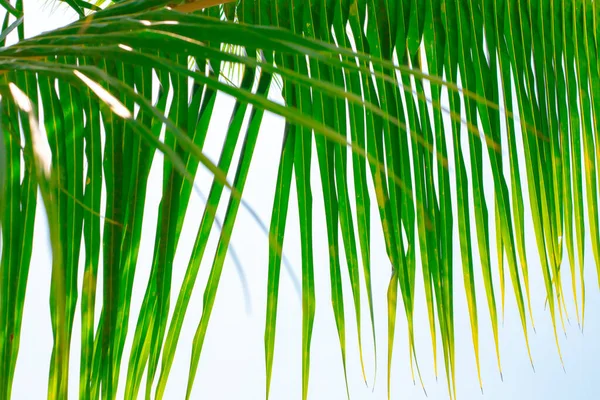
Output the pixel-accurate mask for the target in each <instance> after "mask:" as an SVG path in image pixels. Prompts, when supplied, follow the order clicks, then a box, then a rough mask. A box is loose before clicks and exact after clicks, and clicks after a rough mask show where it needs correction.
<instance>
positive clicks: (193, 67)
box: [0, 0, 600, 399]
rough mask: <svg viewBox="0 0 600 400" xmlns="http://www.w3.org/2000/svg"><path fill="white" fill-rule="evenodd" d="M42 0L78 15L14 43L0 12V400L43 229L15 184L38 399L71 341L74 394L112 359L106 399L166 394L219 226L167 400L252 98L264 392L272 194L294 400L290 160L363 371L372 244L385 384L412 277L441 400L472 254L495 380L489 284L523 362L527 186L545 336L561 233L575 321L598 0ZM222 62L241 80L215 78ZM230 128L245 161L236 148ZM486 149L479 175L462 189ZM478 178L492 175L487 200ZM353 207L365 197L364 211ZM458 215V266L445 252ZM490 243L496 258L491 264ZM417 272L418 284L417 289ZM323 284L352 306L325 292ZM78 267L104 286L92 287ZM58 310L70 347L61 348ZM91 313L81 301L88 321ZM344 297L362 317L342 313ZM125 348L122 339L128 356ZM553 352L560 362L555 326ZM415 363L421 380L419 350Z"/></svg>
mask: <svg viewBox="0 0 600 400" xmlns="http://www.w3.org/2000/svg"><path fill="white" fill-rule="evenodd" d="M65 2H66V3H67V4H68V5H69V6H71V7H72V8H73V9H74V10H75V11H77V13H78V14H79V16H80V18H79V20H78V21H76V22H73V23H72V24H69V25H67V26H65V27H62V28H59V29H56V30H54V31H51V32H46V33H44V34H41V35H39V36H36V37H33V38H27V39H26V38H25V37H24V30H23V24H24V23H27V20H26V18H24V14H23V1H22V0H17V1H16V2H11V1H10V0H1V2H0V5H1V6H2V7H3V8H4V9H5V10H6V13H5V17H4V22H3V25H2V32H1V34H0V38H1V40H2V46H4V45H5V43H6V39H7V37H17V38H18V41H17V43H16V44H13V45H10V46H4V47H2V49H1V50H0V94H1V96H2V103H1V104H2V114H1V115H2V118H1V131H2V137H3V141H1V142H0V143H1V147H0V163H1V164H0V165H1V168H0V183H1V185H2V188H3V192H2V196H1V197H0V215H1V216H2V217H1V223H2V259H1V264H0V298H1V299H2V303H1V304H0V319H1V322H0V380H1V381H0V388H1V389H0V390H1V393H2V398H10V395H11V387H12V382H13V377H14V372H15V365H16V360H17V356H18V352H19V346H20V331H21V325H22V320H23V304H24V299H25V290H26V287H27V280H28V271H29V267H30V263H31V257H32V252H33V246H32V242H33V236H34V230H35V228H36V227H37V226H39V224H40V221H36V208H37V207H40V206H42V205H39V204H37V193H38V191H39V192H40V193H41V199H42V200H43V207H44V208H45V210H46V216H47V222H48V225H49V227H50V235H51V244H52V279H51V297H50V309H51V319H52V330H53V338H54V345H53V350H52V360H51V365H50V374H49V389H48V391H49V393H48V395H49V398H59V399H64V398H66V393H67V387H68V378H69V354H70V351H71V348H72V347H71V346H76V345H80V346H81V368H80V378H79V396H80V397H81V398H85V399H88V398H98V397H99V396H100V394H102V397H103V398H109V399H112V398H115V397H116V391H117V386H118V384H119V375H120V371H121V368H126V369H127V379H126V382H125V396H126V398H136V397H137V395H138V394H139V392H140V391H142V377H143V375H144V372H145V371H146V387H145V388H144V389H143V390H145V392H146V395H147V396H149V395H150V394H151V393H152V392H154V395H155V396H156V398H162V397H163V394H164V390H165V387H166V383H167V380H168V378H169V372H170V369H171V366H172V363H173V359H174V356H175V351H176V349H177V348H178V344H179V338H180V333H181V329H182V325H183V321H184V318H185V316H186V313H187V312H188V311H189V309H188V305H189V299H190V296H191V293H192V290H193V289H194V287H195V282H196V278H197V276H198V269H199V266H200V263H201V262H202V261H203V260H206V259H207V257H205V251H206V247H207V242H208V239H209V237H210V235H211V232H212V229H213V227H214V226H215V225H216V226H218V228H219V229H218V234H217V235H218V245H217V250H216V253H215V254H214V256H213V257H212V259H211V258H208V262H209V263H211V264H212V266H211V271H210V276H209V279H208V282H207V284H206V286H205V287H204V288H203V290H204V298H203V299H204V302H203V308H202V310H201V313H202V316H201V319H200V323H199V325H198V328H197V331H196V335H195V337H194V341H193V347H192V354H191V362H190V372H189V378H188V386H187V395H186V397H190V395H191V391H192V388H193V384H194V378H195V376H196V371H197V367H198V364H199V362H200V356H201V353H202V348H203V344H204V339H205V337H206V333H207V329H208V327H209V321H210V318H211V312H212V309H213V306H214V304H215V298H216V294H217V290H218V287H219V282H220V278H221V274H222V271H223V266H224V262H225V258H226V256H227V254H228V249H229V245H230V239H231V235H232V232H233V229H234V227H235V221H236V216H237V213H238V211H239V209H240V207H244V208H247V209H250V210H251V205H248V204H247V203H245V202H244V197H243V192H244V186H245V183H246V180H247V177H248V175H249V170H250V164H251V161H252V159H253V155H254V154H255V145H256V143H257V140H258V138H259V136H260V135H265V134H266V133H264V132H265V131H264V130H261V127H262V125H263V121H264V118H263V117H264V115H265V113H266V112H267V113H274V114H276V115H279V116H281V117H283V118H285V121H286V125H285V133H284V139H283V142H282V145H281V151H280V154H279V167H278V173H277V180H276V181H275V182H271V183H270V184H271V185H274V187H275V197H274V201H273V206H272V216H271V220H270V226H269V227H268V228H265V230H268V232H267V234H268V238H269V261H268V277H266V279H267V280H268V283H267V285H268V293H267V304H266V322H265V333H264V351H265V368H266V395H267V397H268V395H269V388H270V383H271V376H272V371H273V355H274V344H275V334H276V326H277V325H276V320H277V312H278V309H279V307H278V296H279V281H280V274H281V267H282V258H283V252H282V249H283V243H284V238H285V233H286V225H287V223H288V222H289V217H288V207H289V206H290V204H291V202H292V201H293V202H296V204H297V208H298V214H299V230H300V232H299V233H300V237H301V249H302V251H301V260H300V263H301V273H300V274H301V281H302V287H301V298H302V395H303V398H306V397H307V393H308V382H309V369H310V348H311V337H312V331H313V324H314V314H315V307H316V301H315V285H314V268H315V265H314V254H313V250H312V243H313V241H314V239H315V232H314V229H313V216H314V208H315V207H314V205H313V192H312V191H313V189H312V188H311V177H312V176H313V175H314V172H311V168H310V167H311V163H312V162H313V159H315V160H316V163H317V164H318V176H317V178H318V179H319V181H320V183H321V187H320V189H321V191H322V197H323V204H324V211H325V215H326V221H325V223H326V227H327V232H326V234H327V243H328V248H329V268H330V284H331V307H332V310H333V315H334V318H335V324H336V329H337V333H338V339H339V347H340V351H341V355H342V361H343V362H342V365H343V368H344V374H345V370H346V352H347V350H348V349H347V346H346V339H347V336H346V333H347V332H346V331H347V326H346V325H347V323H346V318H347V316H348V313H353V314H354V318H355V319H356V321H357V327H356V329H355V331H356V334H357V338H358V343H359V347H358V349H357V350H358V352H359V353H360V356H361V362H362V342H363V340H362V328H361V326H362V325H361V321H362V320H363V319H364V318H366V319H367V320H368V324H369V326H370V329H369V330H370V333H369V334H371V335H373V338H374V337H375V324H374V316H373V315H374V307H373V298H374V297H375V296H384V294H383V293H373V291H372V290H371V253H372V251H382V249H377V250H375V249H372V243H371V234H372V226H375V227H377V228H376V229H380V230H381V232H382V233H383V237H384V239H385V251H386V254H387V256H388V258H389V261H390V267H389V276H390V280H389V288H388V291H387V294H385V296H387V304H388V310H387V313H388V343H387V355H386V357H387V366H388V371H387V387H388V391H390V373H389V371H390V368H391V363H392V357H391V354H392V349H393V345H394V343H393V340H394V334H395V326H396V315H397V308H398V297H400V301H401V305H400V307H401V308H403V309H404V312H405V316H406V320H407V325H408V342H409V346H410V349H411V350H410V360H411V366H412V365H413V364H412V363H413V361H414V362H416V360H417V355H416V347H415V338H414V323H413V322H414V317H415V315H414V310H415V301H416V299H415V290H416V285H423V287H424V291H425V295H426V302H427V310H428V320H429V329H430V333H431V344H432V347H433V351H434V354H436V353H437V350H436V349H437V347H438V346H441V351H442V355H443V357H442V358H443V370H444V373H445V375H446V381H447V384H448V391H449V396H450V397H451V398H453V397H456V385H455V365H456V360H457V357H458V355H457V354H456V353H455V325H454V301H455V298H454V296H455V288H454V282H453V271H454V269H455V268H460V269H461V270H462V275H463V277H464V288H465V295H466V298H467V303H468V312H469V318H470V321H471V333H472V342H473V346H474V352H475V358H476V362H477V368H478V371H479V352H480V350H479V330H478V315H479V312H480V310H479V308H478V307H477V304H476V296H475V293H476V288H475V281H474V269H475V268H481V273H482V276H483V280H484V290H485V294H486V301H487V311H486V312H485V313H487V314H488V315H489V316H488V318H489V321H490V324H491V326H492V333H493V339H494V343H495V346H496V349H495V351H496V357H497V360H498V368H499V370H500V371H501V365H500V352H499V344H498V342H499V339H498V321H499V320H500V318H501V317H499V311H498V310H499V306H498V303H500V308H501V309H502V311H503V310H504V298H505V295H504V294H505V286H508V285H510V286H512V289H513V292H514V298H515V302H516V306H517V308H518V314H519V316H520V322H521V325H522V331H523V335H524V339H525V348H526V349H527V351H528V352H529V341H528V337H529V336H528V335H529V332H530V329H531V328H532V327H533V316H532V313H531V305H530V304H531V299H530V297H531V296H530V287H529V286H530V285H529V279H528V276H529V271H528V266H529V265H530V264H531V261H530V260H528V258H527V256H526V251H525V232H524V224H525V216H524V215H525V213H524V209H525V203H524V197H525V199H528V201H529V207H530V209H531V215H532V222H533V226H534V232H535V240H536V245H537V253H538V254H537V255H538V257H539V262H540V266H541V270H542V273H543V277H544V284H545V291H546V293H545V294H546V298H545V301H546V302H547V305H548V310H549V314H550V317H551V320H552V325H553V328H554V335H555V337H557V335H558V333H557V329H558V328H557V326H558V325H559V324H560V323H561V322H562V321H563V320H564V319H565V317H566V314H565V313H566V311H567V310H566V302H565V295H564V288H563V280H562V278H561V276H562V275H561V266H562V262H563V261H562V260H563V249H564V246H565V245H566V248H567V258H568V260H567V262H568V264H569V267H570V271H571V276H572V281H571V283H570V284H571V287H572V291H573V294H574V303H575V304H576V306H577V309H576V318H577V320H578V321H580V323H581V325H582V326H583V321H584V311H585V302H584V300H585V292H584V288H585V287H584V279H583V276H584V274H583V269H584V263H583V256H584V252H585V248H584V242H585V232H586V230H587V231H588V232H589V238H590V239H591V247H592V252H593V255H594V260H595V263H596V266H599V265H600V260H599V258H600V236H599V234H598V194H597V184H598V182H597V180H598V176H597V169H598V168H600V156H598V154H599V153H598V148H599V147H598V146H599V145H598V138H597V137H596V134H597V132H599V129H598V123H599V120H600V95H599V93H600V64H599V63H598V58H599V57H598V52H599V51H600V48H599V47H598V36H599V33H600V32H599V28H598V20H599V19H600V13H599V11H598V10H599V6H598V2H597V1H592V0H571V1H566V0H564V1H558V0H556V1H547V0H529V1H524V0H398V1H395V0H335V1H334V0H305V1H300V0H291V1H289V0H254V1H251V0H239V1H229V2H227V1H219V0H196V1H195V2H194V1H186V2H185V3H183V2H178V1H175V0H126V1H120V2H114V3H111V4H110V5H108V6H106V4H103V3H104V2H101V4H92V3H88V2H86V1H84V0H67V1H65ZM222 3H226V4H222ZM221 4H222V5H221ZM233 70H236V71H238V72H239V76H237V77H234V76H232V73H231V71H233ZM273 92H279V93H280V94H281V96H282V98H283V103H281V102H278V101H276V100H274V99H273V97H272V96H271V94H272V93H273ZM220 93H224V94H227V95H230V96H232V97H233V98H235V100H236V102H235V106H234V108H233V109H232V110H231V119H230V121H229V124H228V129H227V131H226V132H225V133H224V143H225V144H224V146H223V150H222V152H221V154H220V157H219V160H218V162H214V161H212V160H211V158H210V157H208V156H207V155H206V153H205V150H204V146H205V139H206V135H207V130H208V125H209V122H210V121H211V119H213V118H215V116H216V115H217V110H215V100H216V97H217V95H218V94H220ZM238 143H240V144H241V146H242V150H241V152H240V154H239V155H237V157H236V152H235V149H236V146H237V145H238ZM158 152H160V153H162V154H163V156H164V159H165V163H164V168H163V182H162V183H163V190H162V200H161V203H160V205H159V208H158V214H159V218H158V223H157V226H156V240H155V246H154V249H153V262H152V270H151V274H150V279H149V281H148V283H147V289H146V293H145V295H144V300H143V304H142V306H141V310H140V311H139V317H138V319H137V321H135V326H136V328H135V330H134V331H133V332H132V331H129V330H128V326H129V323H134V321H132V320H131V318H130V314H131V303H132V288H133V280H134V278H135V276H136V271H138V269H137V266H138V257H139V252H140V237H141V230H142V223H143V221H144V209H145V205H146V202H147V196H146V194H147V186H148V183H149V180H150V168H151V165H152V163H153V160H154V158H155V157H156V155H157V153H158ZM520 157H522V158H524V160H525V162H524V163H520V161H519V158H520ZM466 158H468V159H469V160H470V168H469V169H467V167H466V163H465V159H466ZM486 160H487V161H486ZM484 161H485V163H489V165H490V167H491V171H492V182H487V183H486V182H484V180H485V177H484V175H483V170H484ZM200 166H202V167H203V168H206V169H208V170H209V171H210V172H211V174H212V182H211V187H210V192H209V194H208V198H207V201H206V206H205V208H204V210H203V213H202V219H201V222H200V227H199V229H198V233H197V236H196V239H195V244H194V248H193V252H192V254H191V256H190V257H189V260H188V266H187V270H186V274H185V278H184V282H183V285H182V287H181V289H180V291H179V293H178V297H177V302H176V304H175V307H174V311H173V313H172V314H171V317H170V312H169V310H170V300H169V298H170V294H171V291H172V288H171V279H172V272H173V261H174V257H175V253H176V250H177V248H178V244H179V242H180V232H181V228H182V225H183V222H184V220H186V215H187V218H193V217H194V216H193V215H192V214H191V213H190V210H188V205H189V202H190V197H191V195H192V191H194V190H197V185H196V183H195V181H196V177H197V174H198V169H199V167H200ZM233 166H235V168H234V167H233ZM523 169H524V171H523ZM524 177H526V182H527V186H526V188H527V191H526V192H525V193H524V191H523V186H522V185H523V182H524V181H525V179H524ZM293 182H295V189H296V190H295V192H293V191H292V186H293V185H294V183H293ZM103 186H104V187H105V189H103ZM486 187H492V188H493V198H492V201H491V202H490V201H489V199H486V196H485V193H484V189H485V188H486ZM292 193H296V198H295V199H292V197H293V196H292ZM227 194H229V195H228V196H227ZM103 198H105V207H103V208H102V207H101V205H102V199H103ZM372 203H373V204H376V208H377V210H378V214H376V215H375V217H374V218H375V221H376V222H377V223H376V224H373V221H372V220H371V217H372V215H371V204H372ZM492 203H493V204H492ZM223 204H226V210H227V211H226V214H225V217H224V220H223V221H222V222H221V221H219V220H218V218H217V209H218V207H220V206H221V205H223ZM471 212H472V215H471ZM186 213H188V214H186ZM492 218H493V221H491V219H492ZM259 222H261V221H259ZM490 222H492V223H490ZM455 224H456V227H457V230H458V233H459V243H460V259H461V265H460V266H455V265H453V262H452V252H453V245H452V237H453V229H455ZM492 228H494V229H495V235H492V232H491V230H492ZM472 230H473V231H474V232H475V235H474V237H475V241H476V242H475V243H473V240H472V239H471V231H472ZM493 236H495V238H496V243H495V247H496V248H495V250H494V249H492V247H491V246H492V244H491V243H490V238H491V237H493ZM82 240H83V244H84V246H83V247H82V246H81V242H82ZM493 252H496V255H495V257H496V259H497V260H498V265H492V264H493V261H492V260H493V259H494V257H493V254H492V253H493ZM476 254H478V255H479V257H478V259H475V258H476V256H475V255H476ZM208 257H210V256H208ZM80 259H83V260H84V262H83V272H82V273H83V277H84V278H83V284H82V285H81V286H80V285H78V280H77V277H78V274H80V272H81V271H80V266H79V264H80ZM101 259H102V263H101V262H100V260H101ZM505 264H506V265H507V267H508V272H509V278H505V272H504V265H505ZM477 265H479V267H478V266H477ZM536 265H537V264H536ZM417 268H421V269H422V276H423V280H422V282H417V280H416V274H417V271H416V270H417ZM344 269H346V270H347V272H343V270H344ZM346 273H347V274H348V277H349V281H350V287H351V298H352V304H351V310H349V311H348V310H345V309H344V301H343V296H344V293H343V285H342V275H343V274H346ZM496 276H497V277H498V278H499V286H500V288H499V290H498V288H495V287H494V280H495V277H496ZM599 277H600V274H599ZM100 278H102V280H103V286H102V293H97V292H96V287H97V281H98V280H99V279H100ZM361 278H362V281H364V283H365V284H364V287H362V286H363V285H361ZM577 278H579V279H577ZM508 280H509V281H510V283H507V281H508ZM498 292H499V293H500V301H498V299H497V298H496V295H497V293H498ZM365 297H366V299H365ZM78 301H81V331H82V339H81V343H80V344H77V343H73V341H72V338H71V335H72V330H73V324H74V317H75V312H76V304H77V302H78ZM96 302H101V310H102V311H101V314H100V316H99V319H100V322H99V324H98V326H97V327H96V325H95V323H94V321H95V318H96V317H97V316H96V315H95V311H94V310H95V305H96ZM365 302H366V303H367V304H368V315H366V316H365V315H363V313H361V306H362V304H363V303H365ZM438 335H439V337H440V338H441V343H438V342H437V339H436V338H437V337H438ZM128 337H129V338H130V337H133V347H132V350H131V355H130V358H129V360H125V359H124V358H123V352H124V344H125V340H126V339H127V338H128ZM556 343H557V349H558V351H559V352H560V349H559V347H558V338H557V340H556ZM530 357H531V356H530ZM159 361H160V362H159ZM434 363H436V358H435V357H434ZM435 369H436V374H437V364H436V366H435ZM417 373H419V372H418V367H417ZM363 374H364V375H366V373H365V372H364V367H363ZM419 375H420V373H419ZM365 379H366V378H365ZM479 380H480V382H481V378H479ZM154 387H155V389H154Z"/></svg>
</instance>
